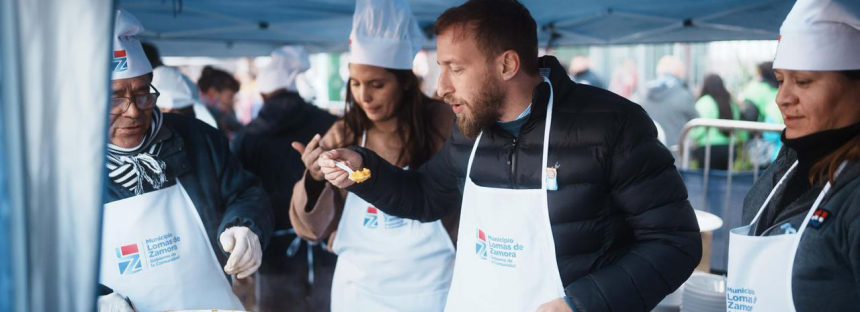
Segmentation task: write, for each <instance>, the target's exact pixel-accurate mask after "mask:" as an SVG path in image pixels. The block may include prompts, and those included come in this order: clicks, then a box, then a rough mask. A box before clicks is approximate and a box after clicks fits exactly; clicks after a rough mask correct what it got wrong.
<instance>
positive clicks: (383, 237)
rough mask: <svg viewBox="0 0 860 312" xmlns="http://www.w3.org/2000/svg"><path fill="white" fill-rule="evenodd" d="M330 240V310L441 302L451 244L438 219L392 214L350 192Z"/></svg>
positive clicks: (424, 306)
mask: <svg viewBox="0 0 860 312" xmlns="http://www.w3.org/2000/svg"><path fill="white" fill-rule="evenodd" d="M365 140H366V134H365V138H364V139H362V141H365ZM362 145H364V142H362ZM332 244H333V245H332V250H333V251H334V252H335V253H336V254H337V256H338V257H337V266H335V270H334V277H333V279H332V286H331V310H332V311H334V312H340V311H368V312H385V311H398V312H402V311H428V312H430V311H442V308H443V307H444V306H445V299H446V297H447V295H448V288H449V287H450V286H451V273H452V271H453V265H454V244H452V243H451V238H450V237H449V235H448V232H447V231H446V230H445V228H444V227H443V226H442V222H441V221H434V222H427V223H422V222H420V221H415V220H409V219H402V218H398V217H395V216H391V215H388V214H386V213H384V212H382V210H379V209H377V208H375V207H373V206H372V205H371V204H369V203H367V202H366V201H364V200H362V199H361V198H360V197H358V196H356V195H355V194H352V193H349V195H347V197H346V203H345V204H344V207H343V215H342V216H341V218H340V221H339V222H338V226H337V235H335V238H334V242H333V243H332Z"/></svg>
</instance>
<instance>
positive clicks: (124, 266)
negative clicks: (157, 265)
mask: <svg viewBox="0 0 860 312" xmlns="http://www.w3.org/2000/svg"><path fill="white" fill-rule="evenodd" d="M116 258H117V260H118V262H117V265H119V274H121V275H129V274H134V273H137V272H140V271H141V270H143V264H142V263H141V262H140V248H139V247H138V246H137V244H129V245H125V246H120V247H119V248H117V249H116Z"/></svg>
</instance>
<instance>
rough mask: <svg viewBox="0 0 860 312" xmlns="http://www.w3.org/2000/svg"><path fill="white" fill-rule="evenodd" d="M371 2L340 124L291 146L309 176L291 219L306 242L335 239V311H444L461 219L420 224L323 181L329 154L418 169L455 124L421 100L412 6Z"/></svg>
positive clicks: (437, 106) (359, 10) (360, 25)
mask: <svg viewBox="0 0 860 312" xmlns="http://www.w3.org/2000/svg"><path fill="white" fill-rule="evenodd" d="M368 2H370V1H358V3H357V6H356V13H355V23H354V25H353V33H352V35H351V36H350V39H351V44H350V48H351V49H350V52H351V54H350V64H349V81H348V85H347V93H346V113H345V115H344V117H343V119H341V120H339V121H337V122H336V123H335V124H334V126H332V128H331V129H330V130H329V131H328V133H326V134H325V135H324V136H322V137H321V138H320V137H319V136H317V137H315V138H314V139H313V140H311V142H309V143H308V145H307V146H303V145H301V144H298V143H295V144H294V147H295V148H296V150H298V151H299V152H301V153H302V160H303V161H304V163H305V166H306V167H307V171H306V173H305V175H304V177H303V178H302V180H301V181H299V182H298V183H297V184H296V186H295V188H294V190H293V200H292V203H291V205H290V219H291V222H292V224H293V227H294V228H295V230H296V233H297V234H298V235H299V236H301V237H303V238H305V239H308V240H311V241H315V242H320V241H322V240H325V239H328V246H329V248H330V249H331V250H332V251H333V252H334V253H336V254H337V255H338V260H337V265H336V267H335V272H334V277H333V281H332V296H331V310H332V311H441V310H443V308H444V305H445V300H446V298H447V294H448V287H449V286H450V282H451V276H452V274H453V265H454V262H453V261H454V242H453V240H454V237H456V229H457V217H458V216H449V217H448V218H444V219H443V220H441V221H435V222H427V223H422V222H420V221H416V220H407V219H401V218H398V217H395V216H391V215H388V214H385V213H384V212H382V211H381V210H379V209H376V208H375V207H373V206H371V205H370V204H369V203H367V202H365V201H364V200H362V199H361V198H359V197H358V196H356V195H354V194H352V193H347V192H345V191H342V190H340V189H338V188H336V187H334V186H332V185H330V184H328V183H326V182H325V178H324V176H323V174H322V172H321V171H320V167H319V165H318V164H317V158H318V157H319V155H320V154H321V153H322V152H323V151H325V150H328V149H333V148H342V147H348V146H354V145H358V146H364V147H366V148H368V149H370V150H372V151H374V152H376V153H377V154H378V155H380V156H381V157H383V158H384V159H385V160H386V161H388V162H389V163H391V164H394V165H396V166H399V167H403V168H407V167H410V168H415V167H418V166H421V165H422V164H424V163H425V162H427V160H429V159H430V157H431V156H433V154H435V153H436V152H437V151H439V150H440V149H441V147H442V145H443V143H444V142H445V140H446V139H447V137H448V136H449V135H450V130H451V128H452V126H453V121H454V114H453V112H452V111H451V109H450V108H449V107H448V106H447V105H446V104H444V103H442V102H439V101H435V100H432V99H430V98H429V97H427V96H426V95H424V94H423V93H421V90H420V88H419V81H418V78H417V77H416V76H415V74H414V73H413V72H412V58H413V57H414V56H415V53H417V49H416V47H417V45H416V41H415V40H417V39H420V38H421V36H422V35H421V33H420V31H417V24H412V23H415V21H414V18H412V16H411V13H410V11H409V9H408V6H407V4H406V3H405V2H401V1H395V2H393V3H392V2H385V3H375V4H374V5H370V4H369V3H368ZM377 18H379V20H376V19H377ZM389 23H391V25H385V24H389ZM403 23H405V25H403ZM386 26H387V27H386ZM412 26H414V27H412ZM413 30H416V31H413ZM398 31H404V32H403V33H400V34H399V35H398ZM392 34H394V35H397V36H396V37H394V38H386V40H378V39H379V36H383V37H384V36H386V35H392ZM397 41H400V42H401V44H391V43H392V42H397ZM347 165H349V164H347ZM353 169H359V168H353Z"/></svg>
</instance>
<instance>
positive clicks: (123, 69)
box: [111, 10, 152, 80]
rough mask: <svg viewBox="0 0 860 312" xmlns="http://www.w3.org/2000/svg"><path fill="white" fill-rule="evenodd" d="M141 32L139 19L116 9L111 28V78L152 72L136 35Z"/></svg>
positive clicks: (123, 77)
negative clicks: (114, 20)
mask: <svg viewBox="0 0 860 312" xmlns="http://www.w3.org/2000/svg"><path fill="white" fill-rule="evenodd" d="M141 32H143V25H141V24H140V21H138V20H137V18H135V17H134V15H131V13H128V12H127V11H125V10H117V11H116V22H115V24H114V28H113V63H112V74H111V79H112V80H119V79H126V78H134V77H138V76H143V75H146V74H148V73H151V72H152V65H150V64H149V60H148V59H146V54H145V53H143V46H142V45H141V44H140V40H138V39H137V37H136V36H137V35H138V34H140V33H141Z"/></svg>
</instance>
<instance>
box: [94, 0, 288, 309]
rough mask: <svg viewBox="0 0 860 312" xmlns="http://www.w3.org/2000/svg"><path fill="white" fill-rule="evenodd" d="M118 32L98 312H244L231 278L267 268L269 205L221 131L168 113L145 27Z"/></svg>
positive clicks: (124, 17)
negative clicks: (142, 37) (143, 40)
mask: <svg viewBox="0 0 860 312" xmlns="http://www.w3.org/2000/svg"><path fill="white" fill-rule="evenodd" d="M115 27H116V29H115V37H114V51H113V73H112V89H113V94H112V100H111V102H110V105H111V106H110V108H109V111H110V124H109V129H108V139H109V144H108V155H107V162H106V166H107V175H108V179H107V181H106V185H107V187H106V189H107V190H106V194H105V205H104V218H103V227H102V231H103V233H102V238H101V262H100V276H99V282H100V284H101V285H102V286H103V287H102V291H101V294H102V296H101V297H99V311H132V309H135V310H137V311H166V310H187V309H225V310H244V307H243V306H242V305H241V303H240V302H239V300H238V298H237V297H236V295H234V294H233V292H232V288H231V286H230V280H229V278H228V276H227V275H234V276H235V277H236V278H238V279H244V278H246V277H248V276H250V275H252V274H254V272H256V271H257V268H258V267H259V266H260V260H261V256H262V249H263V246H264V245H265V243H266V241H267V240H268V238H269V235H270V234H271V231H272V218H271V215H270V209H269V201H268V198H267V197H266V194H265V192H264V190H263V189H262V188H261V187H260V185H259V183H258V182H257V180H256V178H255V177H254V176H253V175H252V174H250V173H248V172H247V171H245V170H243V169H242V166H241V165H240V163H239V161H238V160H237V159H236V158H235V157H234V156H233V155H232V154H231V153H230V150H229V146H228V143H227V139H226V138H225V137H224V136H223V135H222V134H221V133H219V132H218V131H217V130H215V129H213V128H212V127H209V126H207V125H206V124H204V123H202V122H200V121H197V120H196V119H193V118H188V117H184V116H179V115H171V114H164V115H162V114H161V112H160V111H159V110H158V109H157V108H156V107H155V103H156V100H157V98H158V96H159V92H158V90H156V89H155V88H154V87H153V86H152V85H151V82H152V67H151V65H150V64H149V61H148V60H147V59H146V56H145V55H144V53H143V49H142V47H141V45H140V41H138V40H137V39H136V38H135V35H136V34H137V33H139V32H141V31H142V30H143V27H142V26H141V25H140V22H138V21H137V20H136V19H135V18H134V17H133V16H131V15H129V14H128V13H127V12H124V11H118V12H117V17H116V26H115ZM219 243H220V244H219Z"/></svg>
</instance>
